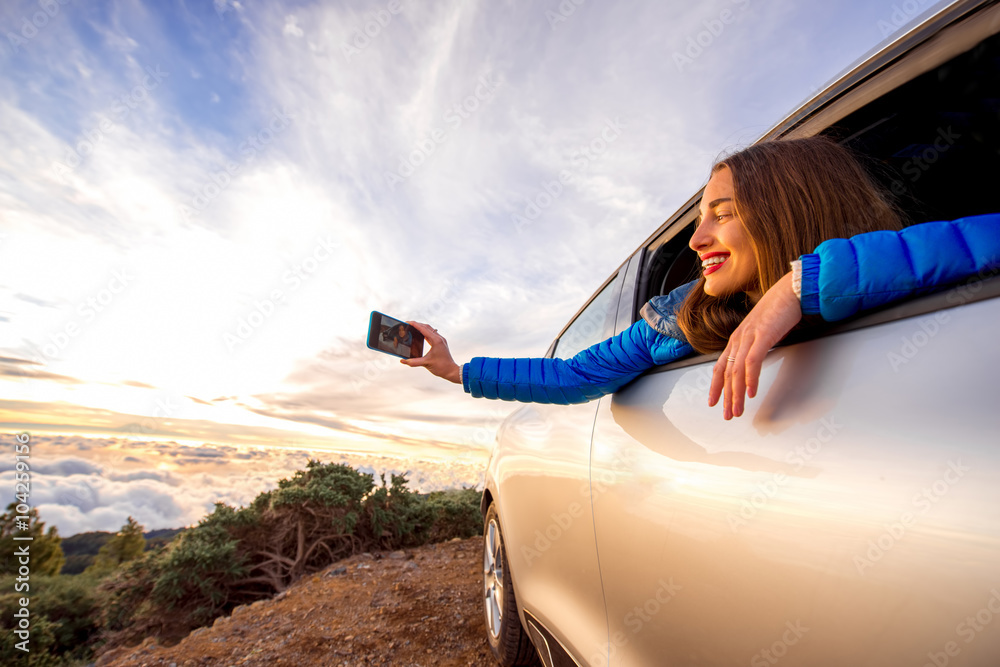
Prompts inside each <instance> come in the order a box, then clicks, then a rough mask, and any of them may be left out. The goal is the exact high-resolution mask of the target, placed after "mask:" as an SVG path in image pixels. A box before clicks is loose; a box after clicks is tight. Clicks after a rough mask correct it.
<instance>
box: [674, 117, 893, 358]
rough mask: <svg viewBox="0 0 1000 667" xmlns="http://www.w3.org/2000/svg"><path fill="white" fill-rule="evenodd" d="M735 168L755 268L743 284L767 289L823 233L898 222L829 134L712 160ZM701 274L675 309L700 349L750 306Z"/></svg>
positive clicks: (714, 348)
mask: <svg viewBox="0 0 1000 667" xmlns="http://www.w3.org/2000/svg"><path fill="white" fill-rule="evenodd" d="M720 169H729V170H730V171H731V172H732V176H733V204H734V207H735V209H736V217H737V218H739V221H740V222H741V223H742V225H743V227H744V229H745V230H746V232H747V236H749V237H750V243H751V246H752V247H753V252H754V256H755V257H756V259H757V276H756V279H755V281H754V284H753V285H750V286H747V288H746V289H747V290H748V291H758V292H760V293H761V294H763V293H764V292H766V291H767V290H768V289H769V288H770V287H771V286H772V285H774V283H776V282H777V281H778V279H779V278H781V277H782V276H783V275H785V274H786V273H788V271H789V270H790V267H789V262H791V261H792V260H794V259H797V258H798V257H799V256H800V255H803V254H806V253H810V252H812V251H813V250H814V249H815V248H816V246H818V245H819V244H820V243H822V242H823V241H825V240H827V239H832V238H848V237H850V236H853V235H854V234H860V233H862V232H870V231H874V230H878V229H891V230H899V229H902V226H903V224H902V214H901V212H900V211H899V209H898V207H897V206H896V205H895V204H894V202H893V200H892V199H891V197H890V195H889V194H888V193H887V192H885V191H884V190H883V189H882V188H881V187H879V186H878V185H877V184H876V183H875V181H874V180H873V179H872V178H871V177H870V176H869V175H868V173H867V172H866V171H865V170H864V168H863V167H862V166H861V164H860V162H859V161H858V159H856V158H855V157H854V156H853V155H852V154H851V152H850V151H849V150H848V149H846V148H844V147H842V146H840V145H839V144H837V143H835V142H834V141H832V140H830V139H827V138H826V137H810V138H807V139H788V140H783V141H782V140H778V141H765V142H762V143H759V144H755V145H753V146H750V147H749V148H746V149H744V150H741V151H739V152H736V153H733V154H732V155H730V156H729V157H726V158H724V159H722V160H720V161H719V162H718V163H716V164H715V165H714V166H713V167H712V173H713V174H714V173H715V172H717V171H719V170H720ZM704 287H705V278H704V276H702V277H701V279H700V280H699V281H698V283H697V285H695V287H694V289H692V290H691V291H690V293H689V294H688V296H687V298H686V299H685V300H684V303H683V304H681V307H680V309H679V311H678V315H677V321H678V324H679V325H680V327H681V330H682V331H683V332H684V335H685V336H686V337H687V339H688V342H689V343H691V346H692V347H694V349H696V350H697V351H699V352H701V353H703V354H704V353H709V352H718V351H721V350H723V349H725V347H726V344H727V342H728V340H729V336H730V335H731V334H732V333H733V330H735V329H736V327H737V326H739V324H740V322H742V321H743V318H744V317H746V315H747V313H749V312H750V309H751V308H752V307H753V303H752V301H751V300H750V298H749V297H748V296H747V294H746V292H737V293H736V294H731V295H727V296H721V297H714V296H709V295H708V294H705V289H704Z"/></svg>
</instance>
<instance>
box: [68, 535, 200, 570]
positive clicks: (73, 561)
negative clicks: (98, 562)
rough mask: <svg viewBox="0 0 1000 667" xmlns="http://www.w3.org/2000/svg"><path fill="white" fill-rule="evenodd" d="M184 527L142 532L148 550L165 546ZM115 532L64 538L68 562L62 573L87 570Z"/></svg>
mask: <svg viewBox="0 0 1000 667" xmlns="http://www.w3.org/2000/svg"><path fill="white" fill-rule="evenodd" d="M182 530H184V529H183V528H160V529H158V530H150V531H147V532H145V533H143V534H142V536H143V538H144V539H145V540H146V547H145V548H146V551H150V550H151V549H155V548H156V547H160V546H164V545H166V544H167V543H169V542H170V540H172V539H173V537H174V536H175V535H177V533H179V532H181V531H182ZM114 536H115V534H114V533H111V532H107V531H103V530H94V531H90V532H86V533H77V534H76V535H70V536H69V537H64V538H62V543H61V546H62V550H63V554H65V556H66V564H65V565H63V568H62V574H80V573H81V572H83V571H84V570H86V569H87V568H88V567H89V566H90V564H91V563H93V562H94V558H95V557H96V556H97V552H98V551H100V550H101V547H103V546H104V545H105V544H107V543H108V541H109V540H110V539H111V538H112V537H114Z"/></svg>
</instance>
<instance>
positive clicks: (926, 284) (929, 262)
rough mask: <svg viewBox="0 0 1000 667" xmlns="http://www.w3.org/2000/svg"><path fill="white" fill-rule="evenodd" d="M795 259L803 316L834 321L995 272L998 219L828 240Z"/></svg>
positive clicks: (999, 259) (999, 263)
mask: <svg viewBox="0 0 1000 667" xmlns="http://www.w3.org/2000/svg"><path fill="white" fill-rule="evenodd" d="M800 259H801V262H802V299H801V302H802V312H803V314H806V315H811V314H819V315H822V316H823V319H824V320H827V321H828V322H835V321H837V320H842V319H845V318H848V317H851V316H852V315H854V314H856V313H858V312H860V311H863V310H868V309H871V308H877V307H879V306H882V305H885V304H887V303H891V302H893V301H897V300H899V299H902V298H904V297H907V296H911V295H915V294H921V293H923V292H928V291H931V290H934V289H936V288H939V287H944V286H947V285H950V284H952V283H956V282H958V281H960V280H963V279H965V278H968V277H969V276H974V275H976V274H977V273H978V274H981V275H982V274H985V273H987V272H989V271H992V270H996V269H998V268H1000V214H991V215H978V216H974V217H969V218H962V219H960V220H954V221H951V222H927V223H923V224H920V225H913V226H912V227H907V228H906V229H904V230H902V231H900V232H888V231H883V232H869V233H867V234H858V235H857V236H853V237H851V238H849V239H830V240H829V241H824V242H823V243H821V244H820V245H819V246H818V247H817V248H816V250H815V251H814V252H813V253H811V254H809V255H803V256H802V257H801V258H800Z"/></svg>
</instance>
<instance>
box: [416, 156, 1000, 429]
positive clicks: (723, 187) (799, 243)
mask: <svg viewBox="0 0 1000 667" xmlns="http://www.w3.org/2000/svg"><path fill="white" fill-rule="evenodd" d="M700 213H701V219H700V222H699V224H698V227H697V229H696V230H695V232H694V234H693V236H692V237H691V241H690V246H691V249H692V250H694V251H695V252H697V253H698V254H699V257H700V258H701V260H702V275H701V277H700V278H699V279H697V280H695V281H692V282H690V283H688V284H686V285H682V286H681V287H678V288H677V289H675V290H673V291H672V292H671V293H670V294H668V295H665V296H659V297H654V298H653V299H651V300H650V301H649V302H648V303H647V304H646V305H645V306H644V307H643V308H642V311H641V315H642V317H641V319H640V320H639V321H637V322H636V323H635V324H633V325H632V326H631V327H629V328H628V329H627V330H625V331H624V332H622V333H621V334H619V335H618V336H615V337H613V338H611V339H608V340H606V341H603V342H601V343H598V344H597V345H594V346H592V347H590V348H589V349H587V350H584V351H582V352H580V353H579V354H577V355H576V356H575V357H573V359H570V360H562V359H491V358H483V357H475V358H473V359H472V360H471V361H470V362H469V363H467V364H464V365H463V366H458V364H456V363H455V362H454V360H453V359H452V357H451V353H450V352H449V350H448V344H447V341H445V339H444V338H443V337H442V336H441V335H440V334H438V333H437V330H436V329H434V328H433V327H431V326H429V325H427V324H422V323H419V322H410V323H409V324H411V325H413V326H414V327H416V328H417V330H418V331H420V332H421V333H422V334H423V335H424V337H425V338H426V339H427V341H428V342H429V343H430V345H431V349H430V351H429V352H428V353H427V354H425V355H424V356H423V357H419V358H415V359H403V360H401V363H404V364H406V365H408V366H424V367H426V368H427V369H428V370H429V371H430V372H431V373H432V374H434V375H437V376H439V377H442V378H445V379H447V380H450V381H452V382H456V383H462V384H463V386H464V387H465V390H466V392H468V393H471V394H472V395H473V396H476V397H480V396H483V397H487V398H502V399H506V400H520V401H529V402H540V403H578V402H583V401H587V400H592V399H594V398H598V397H600V396H602V395H604V394H608V393H611V392H613V391H615V390H616V389H618V388H619V387H621V386H622V385H624V384H626V383H627V382H629V381H630V380H632V379H633V378H635V377H636V376H638V375H639V374H640V373H642V372H643V371H644V370H646V369H647V368H650V367H651V366H654V365H658V364H665V363H669V362H671V361H675V360H677V359H680V358H682V357H684V356H687V355H689V354H691V353H692V352H694V351H695V350H697V351H699V352H702V353H707V352H714V351H721V352H722V354H721V356H720V357H719V360H718V362H717V363H716V365H715V369H714V373H713V377H712V384H711V388H710V389H709V405H710V406H714V405H715V404H716V403H717V402H718V401H719V398H720V397H722V398H723V417H724V418H725V419H727V420H728V419H731V418H732V417H733V416H737V417H738V416H740V415H742V414H743V408H744V400H745V397H749V398H753V397H754V395H755V394H756V392H757V383H758V379H759V377H760V370H761V365H762V364H763V361H764V357H765V355H766V354H767V352H768V350H770V349H771V348H772V347H773V346H774V345H775V344H776V343H778V342H779V341H780V340H781V339H783V338H784V337H785V336H786V335H787V334H788V332H789V331H791V330H792V329H793V328H794V327H796V326H797V325H799V323H800V322H802V320H803V317H804V316H805V317H806V320H807V322H806V323H807V324H808V320H809V319H819V318H821V319H822V320H824V321H828V322H832V321H837V320H841V319H844V318H847V317H850V316H852V315H854V314H855V313H857V312H859V311H861V310H866V309H869V308H875V307H878V306H881V305H884V304H886V303H889V302H891V301H894V300H897V299H901V298H903V297H906V296H909V295H911V294H915V293H919V292H922V291H928V290H930V289H933V288H935V287H939V286H943V285H947V284H949V283H954V282H956V281H959V280H961V279H963V278H966V277H968V276H970V275H974V274H976V273H977V272H978V273H980V274H981V275H982V273H983V272H984V271H988V270H990V269H991V267H998V266H1000V261H998V258H1000V215H986V216H977V217H974V218H966V219H962V220H956V221H954V222H931V223H925V224H921V225H914V226H911V227H909V228H907V229H905V230H902V221H901V219H900V215H899V213H898V212H897V210H896V209H895V207H894V206H893V205H892V203H891V202H890V200H889V198H888V197H887V195H886V194H885V193H883V191H882V190H881V189H880V188H879V187H878V186H876V185H875V183H874V182H873V181H872V180H871V178H869V176H868V175H867V174H866V173H865V171H864V170H863V169H862V168H861V166H860V165H859V164H858V162H857V161H856V160H855V159H854V158H853V157H852V156H851V154H850V153H849V152H848V151H847V150H846V149H844V148H842V147H841V146H839V145H838V144H836V143H834V142H833V141H831V140H829V139H826V138H823V137H813V138H808V139H795V140H787V141H771V142H764V143H760V144H756V145H754V146H751V147H750V148H747V149H745V150H742V151H740V152H737V153H735V154H733V155H732V156H730V157H728V158H726V159H724V160H722V161H720V162H719V163H718V164H716V165H715V166H713V167H712V171H711V178H710V179H709V181H708V184H707V185H706V186H705V191H704V194H703V195H702V198H701V204H700ZM900 230H902V231H900Z"/></svg>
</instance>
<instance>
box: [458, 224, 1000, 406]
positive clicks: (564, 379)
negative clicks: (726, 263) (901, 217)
mask: <svg viewBox="0 0 1000 667" xmlns="http://www.w3.org/2000/svg"><path fill="white" fill-rule="evenodd" d="M799 259H800V260H801V262H802V294H801V303H802V313H803V314H804V315H816V314H818V315H821V316H822V317H823V319H824V320H826V321H828V322H835V321H838V320H842V319H845V318H848V317H851V316H852V315H854V314H856V313H858V312H860V311H863V310H868V309H871V308H877V307H879V306H883V305H885V304H888V303H891V302H893V301H896V300H899V299H902V298H904V297H907V296H911V295H916V294H921V293H925V292H930V291H932V290H935V289H938V288H941V287H945V286H947V285H950V284H953V283H956V282H958V281H960V280H962V279H964V278H968V277H969V276H973V275H976V274H977V273H978V274H980V275H985V274H986V273H987V272H990V271H995V270H997V269H1000V214H990V215H980V216H975V217H969V218H962V219H960V220H954V221H951V222H927V223H923V224H920V225H913V226H911V227H907V228H906V229H904V230H902V231H900V232H892V231H877V232H868V233H865V234H858V235H857V236H853V237H851V238H849V239H830V240H828V241H824V242H823V243H821V244H820V245H819V246H818V247H817V248H816V250H815V251H814V252H813V253H811V254H808V255H803V256H802V257H800V258H799ZM696 283H697V281H693V282H690V283H687V284H686V285H682V286H681V287H678V288H677V289H675V290H673V291H672V292H670V294H667V295H664V296H657V297H653V298H652V299H650V301H649V302H648V303H647V304H646V305H645V306H643V308H642V311H641V312H640V314H641V315H642V317H641V318H640V319H639V320H638V321H637V322H636V323H635V324H633V325H632V326H630V327H629V328H628V329H626V330H625V331H623V332H622V333H620V334H618V335H617V336H614V337H613V338H609V339H608V340H605V341H602V342H600V343H597V344H596V345H593V346H592V347H590V348H588V349H586V350H583V351H582V352H580V353H579V354H577V355H576V356H575V357H573V358H572V359H495V358H489V357H475V358H473V359H472V360H471V361H470V362H469V363H467V364H465V365H464V366H463V367H462V384H463V386H464V387H465V391H466V392H468V393H470V394H472V395H473V396H475V397H476V398H480V397H483V398H499V399H502V400H506V401H522V402H525V403H559V404H563V405H566V404H570V403H584V402H586V401H590V400H593V399H595V398H600V397H601V396H603V395H605V394H610V393H612V392H614V391H615V390H617V389H618V388H619V387H621V386H623V385H625V384H627V383H628V382H629V381H631V380H633V379H634V378H636V377H637V376H638V375H640V374H641V373H642V372H643V371H645V370H647V369H648V368H650V367H652V366H656V365H659V364H666V363H669V362H671V361H676V360H677V359H680V358H682V357H685V356H687V355H689V354H691V353H692V352H693V351H694V350H693V349H692V347H691V346H690V345H689V344H688V343H687V341H686V340H685V338H684V334H683V332H682V331H681V330H680V327H678V326H677V318H676V315H675V313H676V310H677V308H678V307H679V306H680V304H681V302H683V300H684V297H685V296H687V292H688V290H690V289H691V288H692V287H693V286H694V285H695V284H696Z"/></svg>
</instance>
